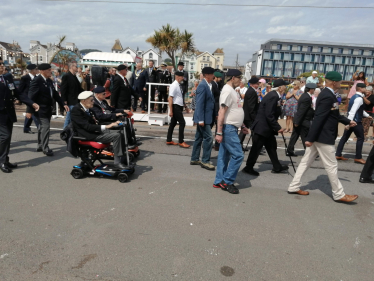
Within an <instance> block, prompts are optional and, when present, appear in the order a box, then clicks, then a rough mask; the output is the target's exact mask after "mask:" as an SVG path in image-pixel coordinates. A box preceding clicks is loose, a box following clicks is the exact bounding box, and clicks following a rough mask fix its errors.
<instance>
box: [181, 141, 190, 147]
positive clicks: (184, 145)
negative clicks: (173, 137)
mask: <svg viewBox="0 0 374 281" xmlns="http://www.w3.org/2000/svg"><path fill="white" fill-rule="evenodd" d="M179 146H180V147H183V148H189V147H190V146H191V145H188V144H187V143H185V142H182V143H180V144H179Z"/></svg>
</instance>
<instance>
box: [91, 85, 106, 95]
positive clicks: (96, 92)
mask: <svg viewBox="0 0 374 281" xmlns="http://www.w3.org/2000/svg"><path fill="white" fill-rule="evenodd" d="M92 92H94V93H95V94H101V93H105V88H104V87H103V86H97V87H96V88H94V89H93V90H92Z"/></svg>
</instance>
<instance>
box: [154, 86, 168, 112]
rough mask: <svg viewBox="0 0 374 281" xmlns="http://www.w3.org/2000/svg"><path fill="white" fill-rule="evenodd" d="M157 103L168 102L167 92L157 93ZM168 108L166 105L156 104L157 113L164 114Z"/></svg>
mask: <svg viewBox="0 0 374 281" xmlns="http://www.w3.org/2000/svg"><path fill="white" fill-rule="evenodd" d="M158 101H159V102H168V92H167V91H159V93H158ZM167 108H168V105H167V104H164V105H162V104H158V111H157V112H158V113H161V112H162V111H163V112H166V110H167Z"/></svg>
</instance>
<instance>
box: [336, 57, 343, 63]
mask: <svg viewBox="0 0 374 281" xmlns="http://www.w3.org/2000/svg"><path fill="white" fill-rule="evenodd" d="M335 63H343V58H342V57H336V58H335Z"/></svg>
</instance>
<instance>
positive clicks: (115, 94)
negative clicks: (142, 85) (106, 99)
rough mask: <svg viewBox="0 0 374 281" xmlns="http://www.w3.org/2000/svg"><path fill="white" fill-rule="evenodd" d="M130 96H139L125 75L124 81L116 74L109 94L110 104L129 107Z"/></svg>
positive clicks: (116, 106) (124, 107) (115, 106)
mask: <svg viewBox="0 0 374 281" xmlns="http://www.w3.org/2000/svg"><path fill="white" fill-rule="evenodd" d="M131 96H134V98H136V99H137V98H139V97H138V94H137V93H136V92H135V91H134V90H133V88H131V86H130V84H129V81H128V80H127V79H126V77H125V81H124V80H123V79H122V77H121V76H119V75H116V76H115V77H114V79H113V90H112V94H111V96H110V104H111V106H112V107H114V108H123V109H130V108H131Z"/></svg>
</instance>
